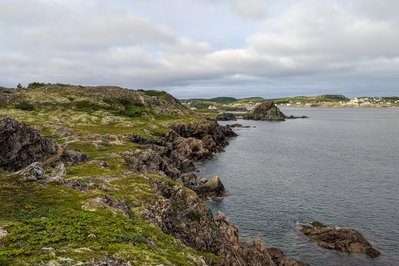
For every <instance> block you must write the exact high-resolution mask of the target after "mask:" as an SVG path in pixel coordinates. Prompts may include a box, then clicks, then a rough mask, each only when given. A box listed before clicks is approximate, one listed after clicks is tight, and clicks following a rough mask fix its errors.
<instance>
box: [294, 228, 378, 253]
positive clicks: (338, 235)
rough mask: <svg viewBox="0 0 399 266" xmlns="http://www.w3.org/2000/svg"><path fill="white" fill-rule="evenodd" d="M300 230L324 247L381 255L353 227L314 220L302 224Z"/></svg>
mask: <svg viewBox="0 0 399 266" xmlns="http://www.w3.org/2000/svg"><path fill="white" fill-rule="evenodd" d="M300 231H301V232H302V233H303V234H304V235H306V236H308V237H309V238H310V239H312V240H314V241H316V243H317V244H318V245H319V246H320V247H323V248H327V249H333V250H338V251H341V252H345V253H361V254H366V255H367V256H369V257H371V258H375V257H378V256H379V255H381V252H380V251H378V250H377V249H375V248H373V247H372V245H371V244H370V243H369V242H368V241H367V240H366V239H365V238H364V236H363V235H362V234H361V233H360V232H359V231H357V230H355V229H352V228H339V227H329V226H326V225H324V224H322V223H320V222H313V223H311V224H306V225H302V226H301V227H300Z"/></svg>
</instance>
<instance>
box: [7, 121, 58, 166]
mask: <svg viewBox="0 0 399 266" xmlns="http://www.w3.org/2000/svg"><path fill="white" fill-rule="evenodd" d="M57 150H58V145H57V144H56V143H55V142H54V141H53V140H51V139H48V138H45V137H42V136H40V134H39V132H38V131H37V130H35V129H33V128H32V127H30V126H29V125H27V124H24V123H20V122H18V121H16V120H15V119H12V118H9V117H6V118H1V119H0V170H5V171H17V170H20V169H22V168H23V167H25V166H28V165H30V164H31V163H33V162H38V161H44V160H45V159H47V158H49V157H51V156H54V155H56V153H57Z"/></svg>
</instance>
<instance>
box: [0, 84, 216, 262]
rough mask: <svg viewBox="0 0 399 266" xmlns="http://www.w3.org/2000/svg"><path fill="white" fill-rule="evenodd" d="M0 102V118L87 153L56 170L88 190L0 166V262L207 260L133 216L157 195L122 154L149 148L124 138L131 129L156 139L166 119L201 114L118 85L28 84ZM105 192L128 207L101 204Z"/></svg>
mask: <svg viewBox="0 0 399 266" xmlns="http://www.w3.org/2000/svg"><path fill="white" fill-rule="evenodd" d="M0 100H1V101H0V103H1V105H0V117H6V116H8V117H13V118H15V119H17V120H18V121H21V122H25V123H27V124H29V125H31V126H32V127H34V128H36V129H38V130H39V131H40V132H41V134H42V135H44V136H47V137H51V138H53V139H55V140H57V142H58V143H59V144H62V145H66V146H67V147H68V148H70V149H74V150H79V151H82V152H84V153H86V154H87V155H88V156H89V157H90V159H91V160H90V161H88V162H85V163H82V164H78V165H71V166H68V167H67V168H66V170H67V174H66V176H64V178H65V179H67V180H69V181H71V182H74V181H76V182H78V183H79V184H80V185H82V186H87V187H88V188H89V189H87V190H85V191H79V190H76V189H72V188H70V187H67V186H64V185H62V184H59V183H57V182H44V181H41V182H25V181H22V180H21V178H20V177H19V176H18V175H10V174H7V173H1V172H0V210H1V212H0V232H4V231H3V230H6V232H7V234H6V235H5V236H0V265H33V264H34V265H42V264H51V263H52V264H54V265H58V264H62V265H76V264H79V263H83V264H84V265H91V263H94V262H95V261H100V260H102V259H103V258H104V257H106V256H115V257H117V258H119V259H120V260H121V261H120V262H123V261H131V262H132V264H133V265H160V264H164V265H193V264H195V263H196V262H198V261H201V258H202V257H204V256H205V257H207V256H209V257H212V256H214V255H209V254H203V253H200V252H198V251H196V250H194V249H192V248H189V247H187V246H185V245H183V244H182V243H181V242H180V241H177V240H176V239H174V238H173V237H171V236H169V235H167V234H164V233H163V232H162V231H161V230H160V229H159V228H158V227H154V226H152V225H150V224H149V222H148V221H146V220H144V219H143V218H142V217H141V215H140V212H141V211H142V210H143V208H144V206H145V205H146V204H149V203H152V202H154V201H156V200H157V198H158V195H157V193H156V192H155V191H154V187H153V186H152V185H150V183H149V180H148V178H147V177H146V176H145V175H143V174H141V173H137V172H134V171H132V170H131V169H129V168H128V167H127V165H126V163H125V162H124V159H123V156H122V154H123V153H124V152H128V151H136V150H140V149H146V148H147V147H146V146H145V145H141V144H136V143H133V142H131V141H129V140H128V136H129V135H131V134H133V133H134V134H138V135H140V136H142V137H143V138H144V139H149V140H157V139H159V138H160V136H163V135H164V134H165V133H166V132H167V131H168V130H169V128H168V126H169V125H171V124H173V123H180V122H184V123H187V122H197V123H201V121H203V123H206V120H205V119H203V118H202V117H199V116H197V115H194V114H192V113H191V112H190V111H189V110H188V109H187V108H185V107H184V106H182V105H181V104H180V103H179V102H178V101H177V100H176V99H175V98H173V97H172V96H170V95H169V94H167V93H165V92H156V91H132V90H126V89H121V88H118V87H83V86H72V85H63V84H40V83H34V84H30V86H28V88H27V89H19V90H17V89H15V90H7V91H5V90H3V91H1V92H0ZM46 171H51V169H46ZM151 177H152V178H153V179H158V180H166V179H165V177H162V176H158V175H152V176H151ZM166 181H167V182H168V183H170V184H171V186H178V187H179V186H180V187H181V186H182V185H181V184H178V183H175V182H174V181H172V180H171V179H167V180H166ZM185 191H186V193H193V192H192V191H189V190H188V189H185ZM109 197H111V198H113V199H115V200H117V201H118V202H122V203H123V204H126V205H127V206H129V211H128V212H127V213H126V212H125V213H124V212H122V211H120V210H119V209H117V208H113V207H110V205H109V204H108V205H107V204H105V203H104V201H106V199H107V198H109Z"/></svg>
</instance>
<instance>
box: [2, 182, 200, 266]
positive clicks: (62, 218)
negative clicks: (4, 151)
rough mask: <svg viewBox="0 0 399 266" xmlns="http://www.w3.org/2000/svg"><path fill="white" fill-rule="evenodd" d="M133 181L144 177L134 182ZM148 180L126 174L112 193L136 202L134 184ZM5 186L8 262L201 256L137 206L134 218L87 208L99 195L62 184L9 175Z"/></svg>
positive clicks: (179, 260)
mask: <svg viewBox="0 0 399 266" xmlns="http://www.w3.org/2000/svg"><path fill="white" fill-rule="evenodd" d="M133 179H138V180H140V181H139V183H137V182H132V181H133ZM145 183H146V179H144V178H143V177H141V178H140V177H138V176H134V177H131V178H130V179H129V178H122V179H120V180H118V181H114V183H112V185H111V186H112V189H111V190H112V193H111V195H112V194H115V196H116V198H120V199H124V200H126V201H127V202H129V204H132V203H133V202H134V201H136V200H138V199H137V198H134V197H137V194H136V195H135V194H134V193H133V195H131V194H132V192H133V191H134V192H136V193H137V192H138V191H137V190H136V191H135V190H134V188H135V187H137V186H138V184H140V185H143V186H144V184H145ZM0 186H1V187H2V189H1V194H0V209H1V210H2V212H1V213H0V227H2V228H5V229H6V230H7V232H8V235H7V236H6V237H5V238H3V239H2V240H1V242H2V244H3V245H4V247H0V262H1V263H2V265H3V264H7V263H8V264H9V265H18V264H22V263H29V264H38V263H48V262H50V261H60V260H61V258H63V259H68V260H69V261H70V262H71V263H77V262H86V263H87V262H90V261H92V260H93V259H95V260H101V258H102V257H104V256H105V255H114V256H116V257H119V258H121V259H124V260H128V261H131V262H132V263H133V265H142V264H149V265H152V264H154V265H156V264H161V263H163V264H166V265H190V264H192V263H193V261H192V260H191V259H190V258H194V257H197V258H198V257H199V256H200V254H198V253H197V252H196V251H194V250H193V249H190V248H188V247H185V246H183V245H182V244H180V243H179V242H177V241H176V240H175V239H174V238H172V237H171V236H168V235H165V234H164V233H162V232H161V231H160V229H159V228H156V227H152V226H150V225H149V224H148V223H147V222H146V221H145V220H143V219H142V218H141V217H140V215H139V214H138V213H134V212H133V211H132V210H131V211H130V212H131V213H132V215H131V216H130V218H128V217H125V216H124V215H123V213H122V212H121V211H115V210H112V209H111V208H109V207H107V206H100V207H97V208H94V210H85V208H83V207H82V206H84V205H85V204H86V202H90V201H92V200H93V198H95V197H96V194H93V193H83V192H79V191H76V190H73V189H71V188H68V187H65V186H62V185H59V184H57V183H41V182H36V183H27V182H22V181H20V180H17V179H15V177H5V176H4V175H2V176H1V179H0ZM117 188H120V189H117ZM146 190H147V194H148V195H149V197H150V196H152V197H154V195H156V194H155V193H150V191H149V190H150V186H149V185H148V184H147V188H146ZM138 194H139V195H143V193H141V192H139V193H138ZM140 200H141V201H143V199H142V198H141V199H140ZM43 248H52V249H54V251H46V250H43Z"/></svg>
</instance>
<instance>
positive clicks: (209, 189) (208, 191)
mask: <svg viewBox="0 0 399 266" xmlns="http://www.w3.org/2000/svg"><path fill="white" fill-rule="evenodd" d="M194 190H195V191H196V192H197V193H198V195H200V196H202V195H205V196H211V197H222V196H223V195H224V194H225V192H226V189H225V188H224V185H223V183H222V181H221V180H220V178H219V177H218V176H214V177H212V178H211V179H209V180H208V181H206V182H205V183H204V184H201V185H199V187H198V188H197V189H194Z"/></svg>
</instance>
